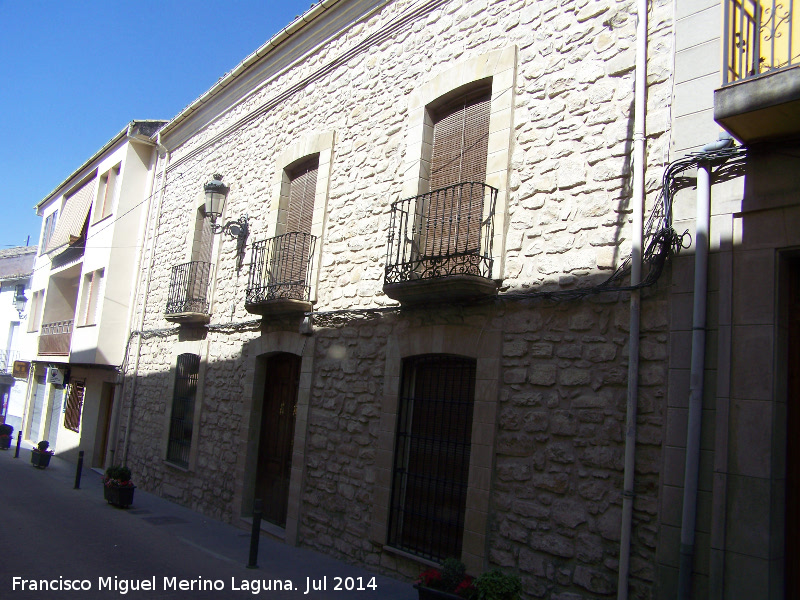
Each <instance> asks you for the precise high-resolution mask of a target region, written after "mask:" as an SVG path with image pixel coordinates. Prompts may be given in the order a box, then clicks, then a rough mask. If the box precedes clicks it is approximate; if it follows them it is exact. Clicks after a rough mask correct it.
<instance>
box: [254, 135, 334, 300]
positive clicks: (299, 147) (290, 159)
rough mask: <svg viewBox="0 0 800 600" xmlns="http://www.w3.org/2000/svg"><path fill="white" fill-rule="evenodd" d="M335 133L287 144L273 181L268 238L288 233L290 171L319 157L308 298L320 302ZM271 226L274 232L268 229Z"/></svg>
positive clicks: (306, 137)
mask: <svg viewBox="0 0 800 600" xmlns="http://www.w3.org/2000/svg"><path fill="white" fill-rule="evenodd" d="M334 138H335V135H334V132H333V131H325V132H322V133H312V134H308V135H306V136H304V137H302V138H300V139H299V140H298V141H297V142H295V143H294V144H292V145H291V146H288V147H287V148H286V149H285V150H284V151H283V152H281V154H280V155H279V156H278V158H277V159H276V161H275V175H274V178H273V181H272V195H271V199H272V200H271V203H270V208H269V213H268V215H267V223H268V226H267V237H274V236H278V235H282V234H284V233H286V217H287V215H288V208H289V171H291V169H292V167H294V166H295V165H297V164H299V163H300V162H302V161H304V160H306V159H308V158H310V157H312V156H314V155H318V156H319V161H318V164H317V186H316V190H315V192H314V213H313V218H312V221H311V235H313V236H314V237H316V238H317V241H316V245H315V247H314V256H313V258H312V260H311V281H309V282H308V284H309V286H310V287H311V293H310V296H309V299H310V301H311V303H312V304H313V303H316V301H317V288H318V283H319V277H320V267H321V265H322V245H323V232H324V231H325V217H326V216H327V214H328V189H329V187H330V177H331V168H332V164H333V145H334ZM270 226H271V227H272V233H271V234H270V233H269V228H270Z"/></svg>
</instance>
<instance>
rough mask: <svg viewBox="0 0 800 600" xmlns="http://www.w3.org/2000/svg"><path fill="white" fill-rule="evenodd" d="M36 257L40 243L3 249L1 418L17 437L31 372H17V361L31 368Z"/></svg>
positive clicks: (0, 287) (0, 252)
mask: <svg viewBox="0 0 800 600" xmlns="http://www.w3.org/2000/svg"><path fill="white" fill-rule="evenodd" d="M35 256H36V246H18V247H16V248H8V249H6V250H0V332H1V333H0V335H3V336H4V337H3V338H0V339H3V344H4V346H3V349H2V350H0V419H1V420H2V422H3V423H7V424H8V425H11V426H12V427H13V428H14V435H15V436H16V432H18V431H19V430H20V426H21V425H22V417H23V414H24V412H25V399H26V397H27V390H28V371H27V370H26V369H25V368H24V365H18V370H17V371H16V372H15V371H14V363H15V362H17V361H20V362H21V363H27V366H28V368H29V367H30V361H31V358H32V356H33V353H32V345H31V344H30V342H29V341H28V339H27V338H28V336H27V335H26V331H27V319H28V314H29V311H28V310H27V308H28V304H27V303H28V300H30V297H31V292H30V289H31V285H30V280H31V274H32V273H33V261H34V258H35ZM15 439H16V438H15Z"/></svg>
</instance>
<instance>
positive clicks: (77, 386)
mask: <svg viewBox="0 0 800 600" xmlns="http://www.w3.org/2000/svg"><path fill="white" fill-rule="evenodd" d="M85 390H86V380H83V379H80V380H72V381H71V382H70V384H69V396H68V397H67V407H66V409H65V410H64V427H66V428H67V429H69V430H71V431H74V432H75V433H78V431H79V430H80V426H81V411H82V410H83V396H84V392H85Z"/></svg>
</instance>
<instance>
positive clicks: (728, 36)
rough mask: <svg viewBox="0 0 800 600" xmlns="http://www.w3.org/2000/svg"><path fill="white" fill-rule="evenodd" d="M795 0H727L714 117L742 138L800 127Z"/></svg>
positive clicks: (786, 133) (799, 19) (799, 16)
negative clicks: (722, 62)
mask: <svg viewBox="0 0 800 600" xmlns="http://www.w3.org/2000/svg"><path fill="white" fill-rule="evenodd" d="M795 4H796V2H795V1H794V0H781V1H779V0H725V15H724V38H723V43H724V49H725V65H724V68H723V76H722V81H723V85H722V88H720V89H719V90H717V91H716V92H715V94H714V119H715V120H716V121H717V122H718V123H719V124H720V125H722V126H723V127H725V128H726V129H727V130H728V131H730V132H731V133H733V135H735V136H736V137H737V138H739V139H740V140H741V141H743V142H746V143H748V142H758V141H766V140H771V139H776V138H779V137H790V136H794V135H796V134H798V133H800V117H798V116H797V115H798V114H800V10H795V8H796V7H795Z"/></svg>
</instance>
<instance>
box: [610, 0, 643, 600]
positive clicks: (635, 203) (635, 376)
mask: <svg viewBox="0 0 800 600" xmlns="http://www.w3.org/2000/svg"><path fill="white" fill-rule="evenodd" d="M636 4H637V9H636V13H637V21H636V80H635V87H634V104H633V107H634V108H633V111H634V127H633V197H632V198H631V203H632V209H633V231H632V232H631V285H632V286H635V285H638V284H639V283H641V280H642V246H643V230H644V172H645V111H646V109H647V0H637V3H636ZM640 314H641V298H640V291H639V290H633V291H632V292H631V312H630V334H629V336H628V338H629V341H628V395H627V408H626V412H627V414H626V425H625V472H624V473H625V475H624V483H623V491H622V524H621V530H620V545H619V579H618V582H617V599H618V600H626V599H627V598H628V574H629V572H630V558H631V529H632V526H633V498H634V469H635V463H636V408H637V404H638V402H639V317H640Z"/></svg>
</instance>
